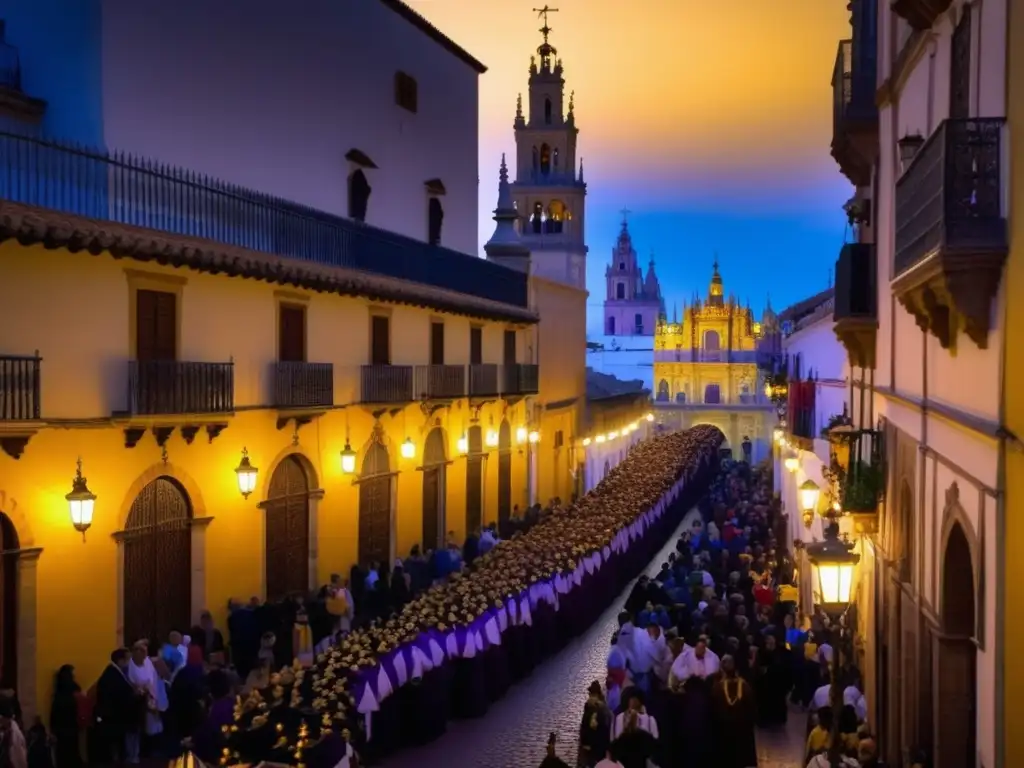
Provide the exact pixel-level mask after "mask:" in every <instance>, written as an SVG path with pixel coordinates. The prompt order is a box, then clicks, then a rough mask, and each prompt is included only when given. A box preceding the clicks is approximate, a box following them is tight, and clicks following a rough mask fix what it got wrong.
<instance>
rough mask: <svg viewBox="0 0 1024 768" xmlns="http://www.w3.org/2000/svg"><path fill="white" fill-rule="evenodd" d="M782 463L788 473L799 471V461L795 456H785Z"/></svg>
mask: <svg viewBox="0 0 1024 768" xmlns="http://www.w3.org/2000/svg"><path fill="white" fill-rule="evenodd" d="M782 463H783V465H784V466H785V467H786V469H787V470H788V471H789V472H796V471H797V470H798V469H800V459H798V458H797V457H796V456H787V457H786V459H785V461H783V462H782Z"/></svg>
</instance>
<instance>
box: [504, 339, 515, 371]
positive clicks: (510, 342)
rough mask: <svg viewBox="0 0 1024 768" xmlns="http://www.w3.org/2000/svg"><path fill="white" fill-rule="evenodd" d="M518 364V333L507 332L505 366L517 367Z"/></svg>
mask: <svg viewBox="0 0 1024 768" xmlns="http://www.w3.org/2000/svg"><path fill="white" fill-rule="evenodd" d="M515 362H516V332H515V331H505V365H515Z"/></svg>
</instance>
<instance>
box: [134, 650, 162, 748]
mask: <svg viewBox="0 0 1024 768" xmlns="http://www.w3.org/2000/svg"><path fill="white" fill-rule="evenodd" d="M128 682H130V683H131V684H132V685H134V686H135V687H136V688H137V689H138V690H139V691H142V692H144V693H145V694H146V725H145V727H146V735H148V736H153V735H155V734H158V733H161V732H162V731H163V729H164V726H163V722H162V721H161V719H160V712H161V708H160V706H161V703H162V704H163V705H164V709H166V702H167V695H166V690H165V691H164V692H161V691H160V690H159V688H160V686H163V684H164V681H163V680H161V679H160V676H159V675H158V674H157V671H156V667H154V666H153V660H152V659H150V658H149V653H148V648H147V646H146V644H145V643H144V642H142V641H140V642H138V643H136V644H135V645H133V646H132V660H131V661H130V662H129V663H128ZM161 693H163V695H161Z"/></svg>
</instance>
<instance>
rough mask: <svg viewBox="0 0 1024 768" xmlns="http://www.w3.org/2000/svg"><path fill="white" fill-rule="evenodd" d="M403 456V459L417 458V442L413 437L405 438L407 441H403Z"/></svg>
mask: <svg viewBox="0 0 1024 768" xmlns="http://www.w3.org/2000/svg"><path fill="white" fill-rule="evenodd" d="M402 458H403V459H415V458H416V443H414V442H413V441H412V438H411V437H407V438H405V442H404V443H402Z"/></svg>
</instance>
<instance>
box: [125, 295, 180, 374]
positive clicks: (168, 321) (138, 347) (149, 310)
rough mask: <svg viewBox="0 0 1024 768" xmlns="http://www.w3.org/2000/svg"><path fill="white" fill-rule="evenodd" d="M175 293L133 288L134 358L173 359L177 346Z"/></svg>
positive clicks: (175, 356)
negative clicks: (134, 290) (135, 289)
mask: <svg viewBox="0 0 1024 768" xmlns="http://www.w3.org/2000/svg"><path fill="white" fill-rule="evenodd" d="M176 304H177V296H175V294H173V293H167V292H165V291H147V290H139V291H136V292H135V358H136V359H137V360H174V359H176V358H177V351H178V350H177V348H178V344H177V341H178V314H177V306H176Z"/></svg>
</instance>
